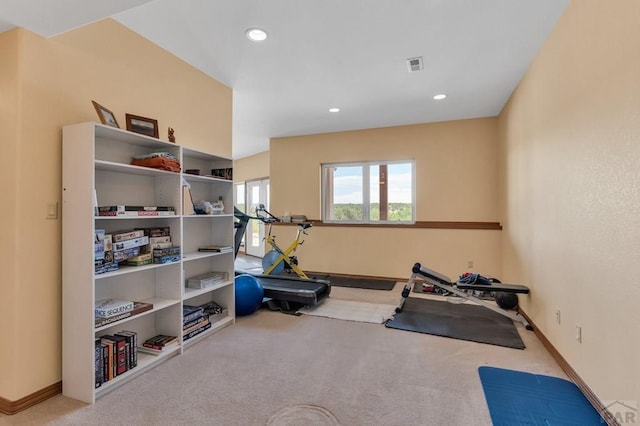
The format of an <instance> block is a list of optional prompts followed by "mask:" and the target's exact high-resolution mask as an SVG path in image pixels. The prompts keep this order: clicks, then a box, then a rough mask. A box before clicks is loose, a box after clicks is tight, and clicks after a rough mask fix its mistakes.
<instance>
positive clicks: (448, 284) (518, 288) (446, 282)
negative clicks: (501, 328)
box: [396, 263, 533, 330]
mask: <svg viewBox="0 0 640 426" xmlns="http://www.w3.org/2000/svg"><path fill="white" fill-rule="evenodd" d="M411 272H412V274H411V277H410V278H409V281H408V282H407V284H405V286H404V288H403V289H402V299H400V304H399V305H398V307H397V308H396V312H398V313H399V312H402V308H404V303H405V301H406V300H407V298H408V297H409V295H410V294H411V291H412V290H413V286H414V285H415V280H416V278H417V277H420V278H422V279H424V280H425V281H427V283H429V284H431V285H434V286H437V287H439V288H441V289H443V290H446V291H448V292H450V293H453V294H455V295H457V296H460V297H462V298H464V299H466V300H471V301H472V302H474V303H477V304H478V305H480V306H484V307H485V308H487V309H491V310H492V311H494V312H497V313H499V314H500V315H504V316H505V317H507V318H510V319H511V320H513V321H515V322H519V323H521V324H522V325H524V326H525V328H526V329H527V330H533V327H532V326H531V325H530V324H529V323H528V322H527V320H526V319H524V317H523V316H522V315H516V314H513V313H511V312H509V311H507V310H505V309H502V308H500V307H498V306H495V305H493V304H491V303H489V302H487V301H485V300H482V299H480V298H478V297H475V296H473V295H471V294H469V293H467V292H466V290H479V291H503V292H505V293H523V294H528V293H529V288H528V287H525V286H523V285H518V284H502V283H491V284H489V285H487V284H463V283H461V282H456V283H454V282H452V281H451V280H450V279H449V278H447V277H446V276H444V275H442V274H440V273H438V272H436V271H433V270H431V269H429V268H426V267H424V266H422V265H421V264H419V263H416V264H415V265H413V268H411Z"/></svg>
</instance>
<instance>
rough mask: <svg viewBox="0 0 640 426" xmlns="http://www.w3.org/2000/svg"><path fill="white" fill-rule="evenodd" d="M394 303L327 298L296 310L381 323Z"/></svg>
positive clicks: (391, 309)
mask: <svg viewBox="0 0 640 426" xmlns="http://www.w3.org/2000/svg"><path fill="white" fill-rule="evenodd" d="M395 308H396V305H385V304H380V303H367V302H357V301H353V300H339V299H333V298H329V299H327V300H325V301H324V302H323V303H321V304H320V305H317V306H305V307H304V308H302V309H300V310H299V311H298V312H300V313H302V314H305V315H312V316H317V317H325V318H334V319H339V320H346V321H358V322H370V323H373V324H382V323H384V322H385V321H386V320H388V319H389V318H391V317H392V316H393V313H394V312H395Z"/></svg>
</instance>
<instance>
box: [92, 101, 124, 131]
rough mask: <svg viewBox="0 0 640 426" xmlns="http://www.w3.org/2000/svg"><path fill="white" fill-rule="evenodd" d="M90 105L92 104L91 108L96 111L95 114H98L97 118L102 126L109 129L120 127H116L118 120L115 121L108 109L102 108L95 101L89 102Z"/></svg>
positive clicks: (113, 115)
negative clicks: (104, 125)
mask: <svg viewBox="0 0 640 426" xmlns="http://www.w3.org/2000/svg"><path fill="white" fill-rule="evenodd" d="M91 103H92V104H93V107H94V108H95V109H96V113H98V118H100V122H101V123H102V124H106V125H107V126H111V127H116V128H118V129H119V128H120V126H119V125H118V120H116V116H115V114H114V113H113V112H111V110H109V109H108V108H105V107H104V106H102V105H100V104H99V103H97V102H96V101H91Z"/></svg>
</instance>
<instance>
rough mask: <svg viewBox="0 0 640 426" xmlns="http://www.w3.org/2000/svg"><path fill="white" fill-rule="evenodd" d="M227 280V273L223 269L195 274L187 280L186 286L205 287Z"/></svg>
mask: <svg viewBox="0 0 640 426" xmlns="http://www.w3.org/2000/svg"><path fill="white" fill-rule="evenodd" d="M226 280H227V273H226V272H223V271H211V272H207V273H206V274H202V275H196V276H195V277H191V278H189V279H188V280H187V287H188V288H195V289H201V288H207V287H211V286H213V285H216V284H220V283H223V282H225V281H226Z"/></svg>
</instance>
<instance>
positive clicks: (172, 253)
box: [153, 246, 181, 263]
mask: <svg viewBox="0 0 640 426" xmlns="http://www.w3.org/2000/svg"><path fill="white" fill-rule="evenodd" d="M180 253H181V250H180V246H171V247H167V248H157V249H153V263H170V262H180V258H181V255H180Z"/></svg>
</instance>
